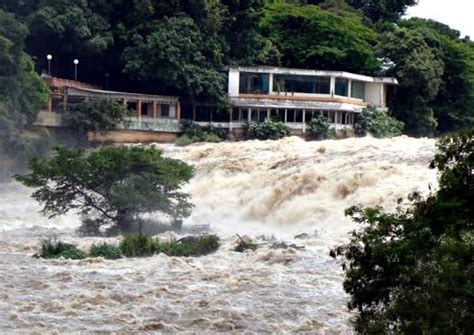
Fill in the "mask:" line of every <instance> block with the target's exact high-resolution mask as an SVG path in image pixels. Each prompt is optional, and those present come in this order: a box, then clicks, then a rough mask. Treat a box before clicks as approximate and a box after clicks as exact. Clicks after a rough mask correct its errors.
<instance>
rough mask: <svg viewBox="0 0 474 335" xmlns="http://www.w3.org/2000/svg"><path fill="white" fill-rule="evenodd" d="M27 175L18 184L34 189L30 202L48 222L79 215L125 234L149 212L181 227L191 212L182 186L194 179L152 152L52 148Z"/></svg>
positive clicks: (124, 148)
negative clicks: (40, 207)
mask: <svg viewBox="0 0 474 335" xmlns="http://www.w3.org/2000/svg"><path fill="white" fill-rule="evenodd" d="M29 167H30V169H31V171H32V172H31V173H30V174H27V175H17V176H16V179H17V180H18V181H20V182H22V183H23V184H24V185H26V186H29V187H35V188H37V190H36V191H35V192H34V193H33V198H35V199H36V200H37V201H38V202H40V203H41V204H42V205H43V213H45V214H49V215H50V217H54V216H57V215H61V214H65V213H67V212H68V211H70V210H77V211H79V213H81V214H82V215H83V216H84V220H93V221H94V222H96V223H97V225H98V226H100V227H107V226H110V225H112V227H114V228H115V227H116V228H118V229H119V230H120V231H122V232H125V231H129V230H131V229H132V227H133V226H134V225H136V224H138V225H139V226H140V223H141V219H142V215H143V214H146V213H153V214H155V215H158V216H165V217H166V218H168V219H169V220H171V221H172V222H173V223H177V224H180V222H181V221H182V219H183V218H185V217H187V216H189V215H190V213H191V208H192V205H191V204H190V203H189V196H188V195H187V194H186V193H183V192H181V191H180V188H181V186H182V185H183V184H184V183H186V182H188V181H189V180H190V179H191V177H192V176H193V168H192V167H191V166H189V165H187V164H186V163H184V162H182V161H179V160H174V159H170V158H165V157H163V156H162V153H161V151H159V150H157V149H155V148H154V147H149V148H144V147H139V146H133V147H127V146H118V147H103V148H100V149H98V150H97V151H93V152H91V153H86V152H84V151H82V150H76V149H66V148H59V147H58V148H56V149H55V155H54V157H52V158H51V159H49V160H39V159H36V158H35V159H32V160H31V161H30V164H29Z"/></svg>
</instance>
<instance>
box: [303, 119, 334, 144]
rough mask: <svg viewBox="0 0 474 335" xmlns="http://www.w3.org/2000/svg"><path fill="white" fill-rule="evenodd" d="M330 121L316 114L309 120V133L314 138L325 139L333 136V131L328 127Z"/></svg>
mask: <svg viewBox="0 0 474 335" xmlns="http://www.w3.org/2000/svg"><path fill="white" fill-rule="evenodd" d="M330 125H331V123H330V122H329V120H328V119H327V118H325V117H323V116H321V115H317V116H315V117H313V118H312V119H311V121H310V122H309V127H310V128H311V134H312V136H313V138H314V139H315V140H325V139H327V138H331V137H333V135H334V134H333V131H331V129H330Z"/></svg>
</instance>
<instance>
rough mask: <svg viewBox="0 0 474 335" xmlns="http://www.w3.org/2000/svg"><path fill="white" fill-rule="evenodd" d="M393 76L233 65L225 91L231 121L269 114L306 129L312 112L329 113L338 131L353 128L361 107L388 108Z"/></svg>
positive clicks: (235, 123) (237, 122) (239, 122)
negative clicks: (228, 100)
mask: <svg viewBox="0 0 474 335" xmlns="http://www.w3.org/2000/svg"><path fill="white" fill-rule="evenodd" d="M397 84H398V82H397V80H396V79H395V78H386V77H369V76H364V75H358V74H353V73H348V72H337V71H317V70H299V69H288V68H278V67H231V68H229V72H228V95H229V98H230V100H231V101H232V103H233V106H234V107H233V109H232V111H231V116H230V119H231V123H232V126H234V127H244V126H246V124H248V123H249V122H251V121H263V120H264V119H265V118H268V117H271V118H274V119H276V120H279V121H282V122H284V123H286V124H287V125H288V126H289V127H290V128H291V129H293V130H295V131H301V132H303V133H304V132H305V131H306V127H307V122H309V121H310V120H311V118H312V117H314V116H315V115H323V116H325V117H327V118H328V119H329V120H330V121H331V123H332V125H333V127H335V128H336V130H339V129H347V128H352V126H353V124H354V121H355V117H356V115H357V114H358V113H360V112H361V111H362V110H363V109H364V108H367V107H369V106H373V107H376V108H381V109H387V103H386V101H387V98H386V96H387V88H388V86H391V85H397Z"/></svg>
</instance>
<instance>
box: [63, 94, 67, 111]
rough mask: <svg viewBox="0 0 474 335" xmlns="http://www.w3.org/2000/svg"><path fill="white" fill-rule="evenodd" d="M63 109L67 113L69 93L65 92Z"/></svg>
mask: <svg viewBox="0 0 474 335" xmlns="http://www.w3.org/2000/svg"><path fill="white" fill-rule="evenodd" d="M63 109H64V110H65V111H66V110H67V92H66V91H65V92H64V95H63Z"/></svg>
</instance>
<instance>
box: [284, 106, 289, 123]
mask: <svg viewBox="0 0 474 335" xmlns="http://www.w3.org/2000/svg"><path fill="white" fill-rule="evenodd" d="M285 123H288V109H286V108H285Z"/></svg>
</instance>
